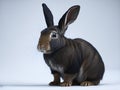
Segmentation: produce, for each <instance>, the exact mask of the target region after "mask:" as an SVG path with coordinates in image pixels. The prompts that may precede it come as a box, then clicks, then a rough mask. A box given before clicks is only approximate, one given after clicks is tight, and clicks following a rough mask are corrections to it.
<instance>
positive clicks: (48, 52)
mask: <svg viewBox="0 0 120 90" xmlns="http://www.w3.org/2000/svg"><path fill="white" fill-rule="evenodd" d="M41 52H42V53H43V54H50V53H51V51H50V50H47V51H46V50H42V51H41Z"/></svg>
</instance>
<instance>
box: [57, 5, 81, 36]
mask: <svg viewBox="0 0 120 90" xmlns="http://www.w3.org/2000/svg"><path fill="white" fill-rule="evenodd" d="M79 10H80V6H79V5H75V6H72V7H71V8H69V9H68V11H67V12H66V13H65V14H64V15H63V16H62V18H61V19H60V21H59V23H58V27H59V28H60V30H61V31H60V33H61V34H64V33H65V31H66V29H67V27H68V25H69V24H71V23H73V22H74V21H75V20H76V18H77V16H78V14H79Z"/></svg>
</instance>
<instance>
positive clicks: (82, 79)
mask: <svg viewBox="0 0 120 90" xmlns="http://www.w3.org/2000/svg"><path fill="white" fill-rule="evenodd" d="M42 7H43V13H44V16H45V21H46V24H47V28H45V29H44V30H43V31H41V35H40V38H39V41H38V45H37V49H38V51H40V52H42V53H43V57H44V60H45V63H46V64H47V65H48V66H49V68H50V70H51V73H52V75H53V77H54V80H53V81H52V82H50V83H49V85H50V86H72V85H80V86H92V85H98V84H99V83H100V80H102V78H103V75H104V71H105V66H104V62H103V60H102V58H101V56H100V54H99V53H98V51H97V50H96V48H95V47H94V46H93V45H92V44H90V43H89V42H87V41H86V40H83V39H81V38H76V39H70V38H67V37H65V36H64V34H65V32H66V30H67V28H68V26H69V24H71V23H73V22H74V21H75V20H76V18H77V16H78V14H79V11H80V6H79V5H74V6H72V7H71V8H69V9H68V10H67V11H66V12H65V14H64V15H63V16H62V18H61V19H60V20H59V23H58V25H54V21H53V15H52V13H51V11H50V9H49V8H48V7H47V5H46V4H45V3H43V4H42ZM61 78H62V79H63V82H61Z"/></svg>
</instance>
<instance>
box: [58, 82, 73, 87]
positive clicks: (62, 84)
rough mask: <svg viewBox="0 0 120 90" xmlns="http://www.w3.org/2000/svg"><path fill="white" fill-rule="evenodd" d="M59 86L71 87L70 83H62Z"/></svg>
mask: <svg viewBox="0 0 120 90" xmlns="http://www.w3.org/2000/svg"><path fill="white" fill-rule="evenodd" d="M60 86H72V82H62V83H61V84H60Z"/></svg>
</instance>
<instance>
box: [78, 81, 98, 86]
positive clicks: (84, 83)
mask: <svg viewBox="0 0 120 90" xmlns="http://www.w3.org/2000/svg"><path fill="white" fill-rule="evenodd" d="M99 82H100V80H97V81H83V82H82V83H80V86H94V85H98V84H99Z"/></svg>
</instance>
